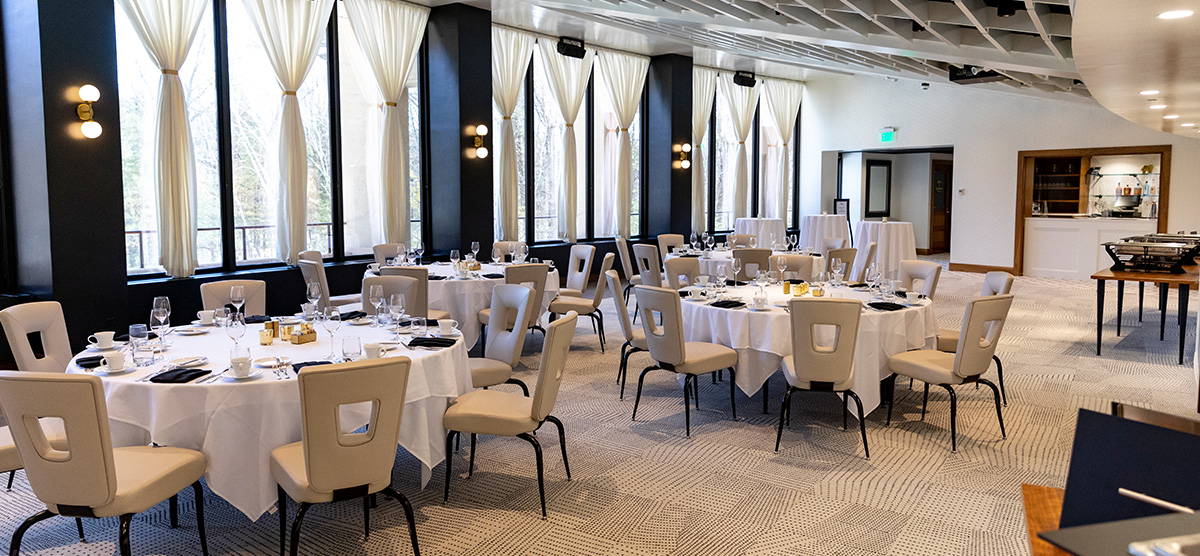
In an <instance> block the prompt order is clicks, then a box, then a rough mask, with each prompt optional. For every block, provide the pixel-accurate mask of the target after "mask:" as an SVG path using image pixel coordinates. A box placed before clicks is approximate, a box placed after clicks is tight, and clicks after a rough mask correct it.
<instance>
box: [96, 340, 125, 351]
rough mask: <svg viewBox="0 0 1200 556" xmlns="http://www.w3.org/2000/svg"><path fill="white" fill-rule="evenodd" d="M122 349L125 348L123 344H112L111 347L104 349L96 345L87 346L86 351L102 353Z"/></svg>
mask: <svg viewBox="0 0 1200 556" xmlns="http://www.w3.org/2000/svg"><path fill="white" fill-rule="evenodd" d="M123 347H125V342H113V345H111V346H109V347H106V348H102V347H98V346H97V345H96V344H88V347H87V349H88V351H101V352H103V351H116V350H119V349H121V348H123Z"/></svg>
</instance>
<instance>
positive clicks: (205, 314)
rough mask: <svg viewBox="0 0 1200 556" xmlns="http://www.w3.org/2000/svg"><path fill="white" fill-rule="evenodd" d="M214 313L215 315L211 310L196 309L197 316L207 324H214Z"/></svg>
mask: <svg viewBox="0 0 1200 556" xmlns="http://www.w3.org/2000/svg"><path fill="white" fill-rule="evenodd" d="M213 315H214V313H213V311H211V310H209V311H196V318H198V319H200V324H205V325H207V324H212V323H213Z"/></svg>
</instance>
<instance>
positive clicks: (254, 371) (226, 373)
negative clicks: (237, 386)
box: [217, 368, 266, 382]
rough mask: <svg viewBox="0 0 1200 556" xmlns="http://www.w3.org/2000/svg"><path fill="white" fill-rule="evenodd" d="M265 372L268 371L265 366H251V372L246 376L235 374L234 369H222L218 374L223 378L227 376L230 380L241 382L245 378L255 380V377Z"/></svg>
mask: <svg viewBox="0 0 1200 556" xmlns="http://www.w3.org/2000/svg"><path fill="white" fill-rule="evenodd" d="M264 372H266V369H263V368H251V369H250V374H248V375H246V376H242V377H238V376H233V369H225V370H224V371H222V372H221V373H220V374H218V375H217V376H219V377H221V378H227V379H229V380H233V381H239V382H240V381H244V380H253V379H256V378H258V377H259V376H260V375H262V374H263V373H264Z"/></svg>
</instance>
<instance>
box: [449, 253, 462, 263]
mask: <svg viewBox="0 0 1200 556" xmlns="http://www.w3.org/2000/svg"><path fill="white" fill-rule="evenodd" d="M461 259H462V255H460V254H459V252H458V249H451V250H450V263H451V264H453V265H455V266H458V261H459V260H461Z"/></svg>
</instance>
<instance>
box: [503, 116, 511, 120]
mask: <svg viewBox="0 0 1200 556" xmlns="http://www.w3.org/2000/svg"><path fill="white" fill-rule="evenodd" d="M501 119H504V120H511V119H512V116H504V117H503V118H501Z"/></svg>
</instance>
